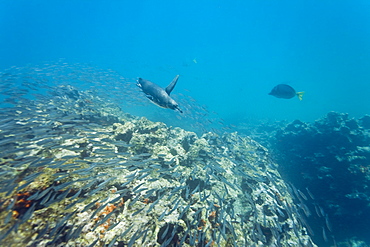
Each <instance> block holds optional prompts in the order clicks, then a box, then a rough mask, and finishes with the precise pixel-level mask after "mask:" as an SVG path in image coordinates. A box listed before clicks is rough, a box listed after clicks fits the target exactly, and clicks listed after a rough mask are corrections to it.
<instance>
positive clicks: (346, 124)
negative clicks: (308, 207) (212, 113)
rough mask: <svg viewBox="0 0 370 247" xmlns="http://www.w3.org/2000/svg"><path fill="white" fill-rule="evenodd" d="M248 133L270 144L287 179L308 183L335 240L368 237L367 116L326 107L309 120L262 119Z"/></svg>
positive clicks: (298, 184)
mask: <svg viewBox="0 0 370 247" xmlns="http://www.w3.org/2000/svg"><path fill="white" fill-rule="evenodd" d="M248 134H251V136H252V137H253V138H254V139H255V140H257V141H259V142H260V143H262V144H263V145H265V146H266V147H268V148H269V149H270V151H271V152H272V153H273V155H274V159H275V161H276V163H278V164H279V165H280V166H279V171H280V173H281V175H282V176H283V177H284V178H285V179H286V180H287V181H290V182H291V183H293V184H294V185H295V186H296V187H297V188H299V189H300V190H302V191H303V190H306V188H309V190H310V191H311V192H312V194H313V195H314V197H315V203H317V204H319V205H321V207H322V208H323V209H322V210H323V211H324V214H328V215H329V218H330V219H331V221H332V225H333V234H334V235H335V236H336V238H337V240H344V239H349V238H351V237H353V236H356V237H358V238H360V239H363V240H365V241H367V242H370V238H369V235H368V233H369V232H370V228H369V225H370V210H369V205H370V204H369V201H370V190H369V185H370V164H369V160H370V116H364V117H362V118H360V119H353V118H349V116H348V114H343V113H337V112H330V113H328V114H327V115H326V116H325V117H324V118H322V119H319V120H317V121H315V122H314V123H305V122H302V121H299V120H295V121H293V122H292V123H289V124H286V123H275V124H263V125H260V126H259V127H258V128H256V130H254V133H248ZM325 212H326V213H325ZM310 223H311V222H310ZM310 225H311V226H313V228H314V230H315V228H317V229H318V231H320V228H319V227H317V226H316V227H315V223H314V222H312V223H311V224H310ZM320 237H321V236H320ZM313 239H315V242H317V243H318V244H319V242H320V241H322V238H321V240H319V239H318V236H317V234H316V236H315V237H313ZM319 245H320V244H319Z"/></svg>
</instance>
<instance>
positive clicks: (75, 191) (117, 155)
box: [0, 86, 315, 246]
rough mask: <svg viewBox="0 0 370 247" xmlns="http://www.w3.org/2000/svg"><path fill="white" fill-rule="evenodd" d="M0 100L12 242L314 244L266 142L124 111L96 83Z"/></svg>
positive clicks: (0, 208) (1, 228)
mask: <svg viewBox="0 0 370 247" xmlns="http://www.w3.org/2000/svg"><path fill="white" fill-rule="evenodd" d="M48 90H50V92H51V93H49V95H48V96H44V97H38V98H37V99H25V98H24V97H22V96H19V95H16V96H14V95H13V96H12V97H13V99H14V97H16V100H15V101H14V102H12V104H13V106H12V107H4V108H1V112H0V114H1V119H0V152H1V156H0V157H1V159H0V164H1V165H0V173H1V176H0V196H1V199H0V219H1V221H0V222H1V225H0V241H1V243H2V244H4V245H7V246H89V245H90V246H105V244H107V245H109V246H117V245H118V246H123V245H128V246H315V244H313V243H312V241H311V238H310V236H309V235H308V233H307V225H306V223H305V220H304V217H303V216H302V215H301V214H300V213H299V212H298V208H297V207H296V206H295V205H294V204H293V202H292V198H291V196H290V194H289V193H288V191H287V187H286V185H285V183H284V181H283V180H282V179H281V177H280V175H279V173H278V172H277V170H276V164H273V163H272V162H271V161H270V160H269V157H268V151H267V150H266V149H265V148H264V147H263V146H261V145H259V144H258V143H256V142H255V141H253V140H251V139H250V138H247V137H240V136H239V135H238V134H237V133H231V134H230V133H228V134H224V135H223V136H219V135H217V134H214V133H211V132H209V133H206V134H204V135H202V136H201V137H198V136H197V135H196V134H194V133H193V132H188V131H185V130H183V129H180V128H173V127H169V126H166V125H165V124H163V123H159V122H151V121H149V120H147V119H146V118H138V117H133V116H131V115H129V114H124V113H123V112H122V111H120V109H119V108H118V107H117V106H115V105H114V104H111V103H109V102H107V101H105V100H104V99H101V98H100V97H97V96H95V95H94V93H92V92H89V91H78V90H76V89H75V88H73V87H71V86H58V87H54V88H49V89H48Z"/></svg>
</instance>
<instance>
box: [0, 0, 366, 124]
mask: <svg viewBox="0 0 370 247" xmlns="http://www.w3.org/2000/svg"><path fill="white" fill-rule="evenodd" d="M0 7H1V8H0V35H1V39H0V56H1V61H0V68H1V69H5V68H9V67H10V66H22V65H25V64H28V63H36V64H37V63H41V62H50V61H55V60H58V59H60V58H65V59H66V61H67V62H85V63H91V64H94V65H96V66H99V67H101V68H109V69H113V70H115V71H117V72H118V73H120V74H121V75H122V76H124V77H126V78H132V79H133V81H134V79H135V78H137V77H142V78H146V79H149V80H151V81H153V82H156V83H157V84H159V85H161V86H166V85H167V84H168V83H169V82H170V81H171V80H172V78H173V77H174V76H175V75H176V74H180V79H179V83H178V85H177V87H176V89H175V91H174V92H173V94H176V93H178V92H182V93H186V94H188V95H190V96H192V97H194V98H195V99H196V100H197V101H199V102H200V103H201V104H205V105H207V106H208V107H209V109H210V110H211V111H215V112H217V113H218V114H219V116H220V117H222V118H223V119H225V120H227V121H228V122H230V123H234V124H235V123H239V122H240V121H250V120H253V119H269V120H283V119H287V120H294V119H301V120H304V121H313V120H315V119H317V118H319V117H322V116H323V115H325V114H326V113H327V112H329V111H338V112H346V113H349V114H350V115H351V116H353V117H360V116H362V115H364V114H366V113H369V107H368V106H369V105H370V98H369V97H368V94H369V92H370V84H369V80H370V70H369V68H370V60H369V59H368V58H369V57H370V28H369V27H370V15H369V13H370V4H369V2H368V1H356V2H353V1H340V2H336V3H335V4H334V3H333V2H331V1H310V2H305V1H279V2H275V1H234V2H233V3H229V2H227V1H190V2H189V1H176V2H173V1H135V2H132V1H109V2H108V3H107V2H102V1H67V2H66V1H40V0H39V1H1V3H0ZM280 83H287V84H289V85H291V86H293V87H294V88H295V89H296V91H304V92H305V95H304V99H303V100H302V101H301V102H300V101H299V100H298V99H297V98H294V99H291V100H282V99H277V98H274V97H272V96H268V95H267V93H268V92H270V90H271V89H272V88H273V87H274V86H275V85H277V84H280ZM185 89H186V90H188V91H184V90H185Z"/></svg>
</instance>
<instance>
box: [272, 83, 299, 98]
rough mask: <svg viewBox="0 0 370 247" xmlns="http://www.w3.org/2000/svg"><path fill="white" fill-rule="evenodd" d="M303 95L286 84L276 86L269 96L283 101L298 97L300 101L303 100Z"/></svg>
mask: <svg viewBox="0 0 370 247" xmlns="http://www.w3.org/2000/svg"><path fill="white" fill-rule="evenodd" d="M303 94H304V92H296V91H295V90H294V88H292V87H291V86H289V85H286V84H279V85H277V86H275V87H274V88H273V89H272V90H271V92H270V93H269V95H272V96H275V97H276V98H283V99H291V98H293V97H295V96H297V97H298V99H299V100H302V97H303Z"/></svg>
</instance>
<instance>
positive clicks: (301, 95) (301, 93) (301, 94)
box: [297, 92, 304, 100]
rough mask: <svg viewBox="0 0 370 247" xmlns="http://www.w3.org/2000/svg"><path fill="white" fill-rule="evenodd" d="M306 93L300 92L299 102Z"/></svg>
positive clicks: (298, 94)
mask: <svg viewBox="0 0 370 247" xmlns="http://www.w3.org/2000/svg"><path fill="white" fill-rule="evenodd" d="M303 94H304V92H298V93H297V96H298V99H299V100H302V98H303Z"/></svg>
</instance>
